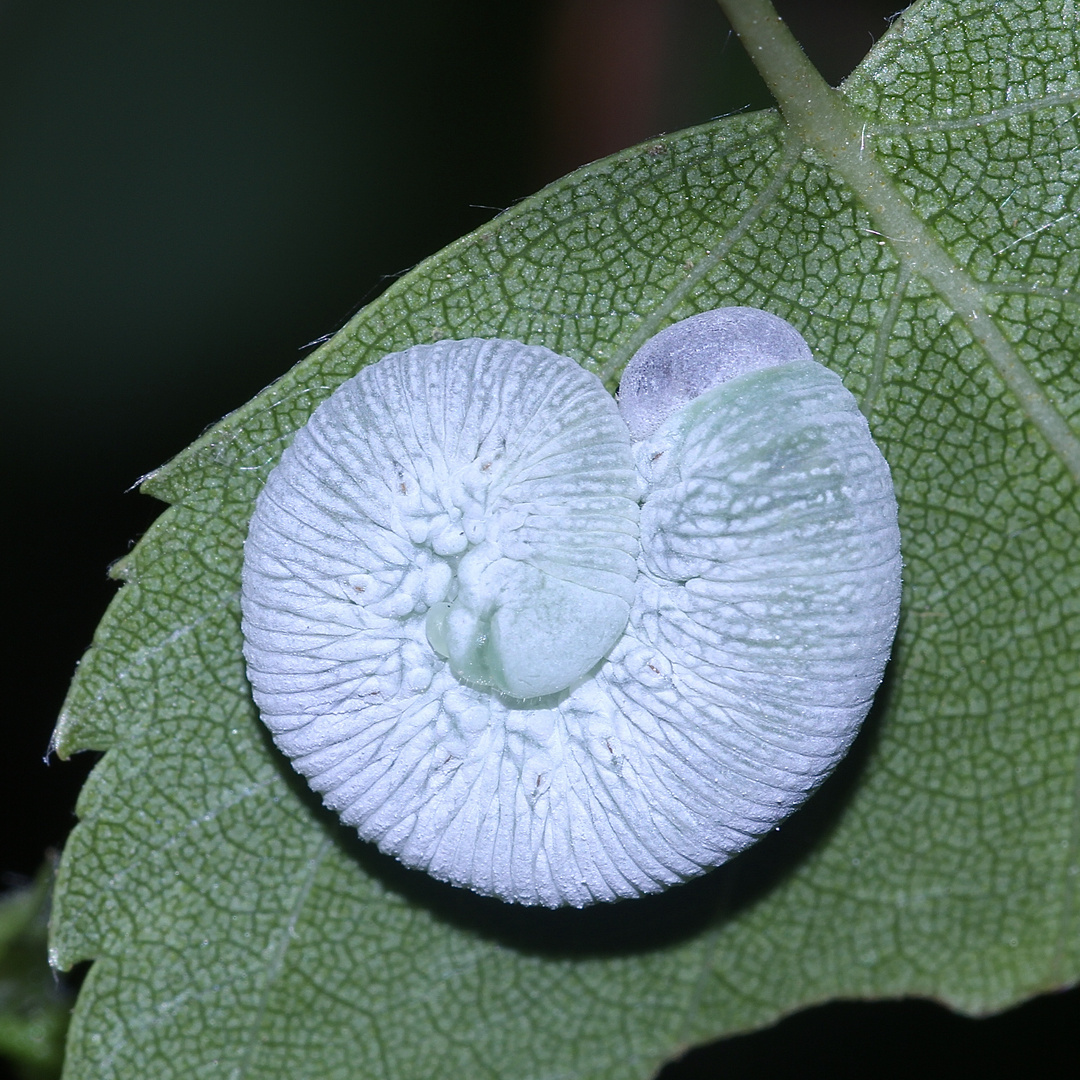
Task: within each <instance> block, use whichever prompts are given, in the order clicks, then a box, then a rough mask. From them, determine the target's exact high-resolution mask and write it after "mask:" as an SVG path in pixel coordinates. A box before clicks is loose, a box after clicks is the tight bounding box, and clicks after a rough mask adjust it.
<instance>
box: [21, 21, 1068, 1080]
mask: <svg viewBox="0 0 1080 1080" xmlns="http://www.w3.org/2000/svg"><path fill="white" fill-rule="evenodd" d="M777 6H778V8H780V10H781V12H782V14H784V15H785V17H786V18H787V19H788V21H789V22H790V24H791V25H792V27H793V29H794V30H795V33H796V36H798V37H799V39H800V40H801V41H802V42H803V44H804V45H805V47H806V48H807V51H808V52H809V53H810V55H811V58H812V59H813V60H814V61H815V62H816V63H817V65H818V67H819V68H820V69H821V71H822V72H823V74H824V75H825V77H826V78H827V79H828V80H829V81H830V82H832V83H836V82H839V81H840V79H842V78H843V77H844V76H845V75H846V74H847V73H848V72H849V71H850V70H851V69H852V68H853V67H854V66H855V65H856V64H857V63H858V61H859V60H860V58H861V57H862V55H863V54H864V53H865V52H866V51H867V49H869V47H870V45H871V43H872V41H873V40H874V39H875V38H877V37H879V36H880V35H881V34H882V33H883V32H884V30H885V29H886V26H887V17H888V16H890V15H892V14H893V13H895V11H896V8H897V7H899V6H900V0H844V2H831V3H830V2H825V0H802V2H798V0H789V2H788V3H778V4H777ZM768 103H769V97H768V94H767V92H766V91H765V89H764V87H763V86H762V85H761V83H760V81H759V80H758V79H757V77H756V76H755V75H754V73H753V71H752V69H751V67H750V65H749V63H748V62H747V60H746V58H745V56H744V55H743V53H742V51H741V49H740V48H739V47H738V45H737V43H736V42H735V41H734V40H731V39H729V36H728V32H727V26H726V23H725V22H724V20H723V18H722V16H721V15H720V13H719V10H718V9H717V8H716V6H715V4H714V3H713V2H712V0H516V2H515V3H506V2H505V0H459V2H457V3H453V4H451V3H446V2H445V0H442V2H439V0H395V2H394V3H393V4H390V3H385V2H375V0H214V2H210V0H186V2H185V3H183V4H180V3H161V2H147V0H99V2H96V3H86V2H85V0H84V2H78V0H36V2H35V0H7V2H6V3H4V2H3V0H0V364H2V371H0V376H2V380H3V381H2V390H3V402H4V408H3V424H2V430H0V438H2V453H3V462H4V466H5V468H4V480H5V484H6V486H7V488H8V491H9V495H8V498H7V501H8V502H9V503H11V504H13V506H14V511H15V513H14V517H13V519H7V521H8V523H7V525H6V526H5V533H6V535H7V537H8V544H7V565H8V567H9V573H8V580H7V583H6V591H7V593H8V594H9V598H10V606H9V608H8V617H7V620H6V623H7V626H8V632H9V635H10V638H11V640H10V643H9V647H8V648H7V649H6V650H5V652H4V655H5V656H7V657H9V658H10V660H9V663H10V665H11V666H10V668H9V670H8V672H7V674H6V679H5V687H6V692H5V694H4V702H3V704H4V709H5V714H4V717H3V725H4V727H3V746H4V751H3V761H2V768H3V773H2V777H0V799H2V804H0V821H3V823H4V824H3V833H2V840H3V843H2V848H0V871H4V872H6V873H7V879H6V880H7V882H8V883H14V882H17V881H18V880H19V879H20V876H22V877H26V876H28V875H31V874H32V873H33V872H34V870H35V869H36V868H37V866H38V865H39V863H40V861H41V859H42V857H43V853H44V851H45V850H46V848H48V847H53V848H58V847H60V846H62V844H63V842H64V837H65V836H66V834H67V832H68V831H69V829H70V828H71V826H72V824H73V821H74V817H73V806H74V802H75V798H76V795H77V793H78V789H79V787H80V785H81V783H82V781H83V779H84V778H85V776H86V773H87V772H88V770H89V768H90V766H91V765H92V761H91V760H89V758H90V755H84V756H83V757H82V758H81V759H76V760H74V761H71V762H67V763H61V762H58V761H56V760H55V759H52V760H50V761H48V762H47V761H46V760H45V753H46V748H47V745H48V738H49V733H50V731H51V729H52V725H53V723H54V720H55V716H56V714H57V712H58V710H59V708H60V705H61V702H62V700H63V696H64V693H65V690H66V687H67V684H68V681H69V679H70V677H71V673H72V671H73V669H74V667H75V664H76V661H77V660H78V658H79V656H80V655H81V653H82V652H83V650H84V649H85V648H86V646H87V645H88V644H89V642H90V639H91V636H92V634H93V630H94V627H95V625H96V623H97V621H98V619H99V618H100V616H101V614H102V612H103V611H104V609H105V606H106V604H107V603H108V601H109V599H110V597H111V596H112V594H113V592H114V590H115V586H114V585H112V584H111V583H110V582H109V581H108V580H107V578H106V576H105V570H106V567H107V566H108V564H109V563H110V562H111V561H112V560H114V559H116V558H117V557H119V556H120V555H122V554H124V553H125V552H126V551H127V550H129V548H130V546H131V544H132V543H133V542H134V541H135V540H137V539H138V537H139V536H140V535H141V533H142V532H143V531H144V530H145V529H146V528H147V526H148V525H149V524H150V522H151V521H152V520H153V519H154V517H155V516H156V515H157V513H158V512H159V510H160V509H161V507H160V505H159V504H157V503H155V502H154V501H153V500H151V499H149V498H147V497H145V496H140V495H138V494H137V493H134V492H131V491H129V490H128V489H129V488H131V486H132V485H133V484H134V483H135V482H136V481H137V479H138V478H139V476H141V475H142V474H144V473H146V472H148V471H149V470H151V469H153V468H154V467H155V466H156V465H158V464H160V463H161V462H163V461H165V460H167V459H168V458H169V457H170V456H172V455H173V454H175V453H176V452H177V451H178V450H180V449H182V448H183V447H184V446H185V445H186V444H187V443H188V442H190V441H191V440H192V439H193V438H195V437H196V436H197V435H198V434H199V433H200V431H201V430H203V429H204V428H205V427H206V426H207V425H209V424H212V423H213V422H214V421H215V420H217V419H218V418H219V417H220V416H222V415H223V414H224V413H226V412H228V411H229V410H231V409H233V408H235V407H237V406H239V405H240V404H242V403H243V402H244V401H246V400H247V399H248V398H249V397H251V396H252V395H253V394H254V393H256V392H257V391H258V390H259V389H261V388H262V387H263V386H264V385H266V384H267V383H269V382H271V381H272V380H273V379H274V378H276V377H277V376H278V375H280V374H281V373H282V372H284V371H285V370H286V369H287V368H289V367H290V366H291V365H292V364H294V363H295V362H296V361H297V360H298V359H299V358H300V357H301V356H302V355H304V353H305V352H306V351H308V350H309V349H310V346H311V343H312V342H314V341H317V340H318V339H320V338H322V337H323V336H325V335H327V334H330V333H332V332H333V331H334V330H336V329H337V328H338V327H339V326H340V325H341V324H342V323H343V322H344V321H345V319H346V318H347V317H348V316H349V315H350V314H351V313H352V312H353V311H355V310H356V309H357V308H358V307H359V306H361V305H362V304H364V303H366V302H368V301H370V300H371V299H373V298H374V297H375V296H376V295H378V293H379V292H380V291H381V290H382V289H383V288H385V287H386V285H387V284H388V283H389V282H390V281H392V280H394V278H395V277H397V276H398V275H399V274H401V273H402V272H404V271H405V270H407V269H409V267H411V266H412V265H414V264H415V263H416V262H418V261H419V260H421V259H423V258H424V257H425V256H427V255H430V254H432V253H433V252H435V251H437V250H438V249H439V248H441V247H442V246H443V245H445V244H447V243H449V242H450V241H451V240H454V239H455V238H457V237H458V236H460V235H461V234H462V233H465V232H467V231H469V230H471V229H473V228H475V227H477V226H478V225H480V224H482V223H483V222H484V221H486V220H488V219H489V218H490V217H492V216H493V215H494V213H496V212H497V211H498V210H499V209H501V208H504V207H506V206H509V205H511V204H512V203H514V202H515V201H517V200H518V199H520V198H522V197H524V196H526V195H528V194H530V193H532V192H533V191H534V190H536V189H537V188H538V187H540V186H542V185H543V184H544V183H547V182H548V181H550V180H553V179H555V178H556V177H558V176H559V175H561V174H562V173H564V172H567V171H569V170H570V169H572V168H573V167H575V166H577V165H580V164H582V163H584V162H585V161H588V160H591V159H593V158H597V157H601V156H603V155H605V154H607V153H610V152H613V151H615V150H619V149H622V148H623V147H625V146H628V145H631V144H632V143H634V142H637V141H640V140H642V139H645V138H647V137H649V136H651V135H655V134H657V133H658V132H660V131H664V130H674V129H677V128H680V127H685V126H687V125H689V124H693V123H700V122H703V121H705V120H708V119H710V118H712V117H714V116H716V115H720V114H723V113H727V112H732V111H735V110H739V109H743V108H747V107H750V108H759V107H763V106H765V105H767V104H768ZM1078 1021H1080V997H1078V995H1077V992H1075V991H1074V992H1072V993H1070V994H1061V995H1056V996H1051V997H1047V998H1043V999H1040V1000H1037V1001H1035V1002H1032V1003H1029V1004H1028V1005H1026V1006H1023V1007H1022V1008H1020V1009H1018V1010H1014V1011H1013V1012H1011V1013H1009V1014H1006V1015H1004V1016H1001V1017H998V1018H995V1019H992V1020H988V1021H971V1020H967V1019H963V1018H959V1017H955V1016H953V1015H952V1014H950V1013H948V1012H946V1011H945V1010H943V1009H940V1008H938V1007H936V1006H934V1005H931V1004H928V1003H924V1002H912V1003H886V1004H875V1005H865V1004H832V1005H827V1006H824V1007H820V1008H817V1009H813V1010H808V1011H806V1012H804V1013H801V1014H798V1015H797V1016H795V1017H792V1018H790V1019H789V1020H787V1021H785V1022H784V1023H783V1024H782V1025H781V1026H780V1028H779V1029H773V1030H769V1031H766V1032H763V1033H758V1034H755V1035H750V1036H746V1037H742V1038H738V1039H733V1040H729V1041H727V1042H725V1043H722V1044H718V1045H717V1046H715V1047H710V1048H706V1049H703V1050H700V1051H695V1052H693V1053H692V1054H691V1055H690V1056H689V1057H688V1058H687V1059H686V1060H685V1061H684V1062H682V1063H679V1064H677V1065H674V1066H670V1067H669V1068H668V1069H667V1070H665V1072H664V1074H663V1075H664V1078H665V1080H677V1078H683V1080H685V1078H688V1077H705V1076H717V1077H720V1076H723V1077H726V1078H740V1077H773V1076H777V1077H780V1076H787V1075H794V1074H795V1073H796V1071H797V1072H799V1073H809V1074H811V1075H813V1074H815V1073H819V1072H820V1073H825V1074H828V1075H830V1076H833V1077H848V1076H850V1077H862V1076H871V1077H891V1076H897V1077H904V1076H919V1077H938V1076H941V1077H944V1076H950V1077H951V1076H969V1075H970V1076H980V1077H998V1076H1001V1077H1005V1076H1034V1077H1043V1076H1045V1077H1050V1076H1056V1075H1062V1076H1066V1075H1067V1076H1070V1077H1073V1076H1076V1075H1080V1070H1078V1064H1080V1058H1078V1056H1077V1051H1076V1049H1075V1048H1076V1043H1077V1031H1078V1028H1077V1022H1078ZM1066 1055H1068V1058H1069V1060H1068V1064H1066V1060H1067V1057H1066Z"/></svg>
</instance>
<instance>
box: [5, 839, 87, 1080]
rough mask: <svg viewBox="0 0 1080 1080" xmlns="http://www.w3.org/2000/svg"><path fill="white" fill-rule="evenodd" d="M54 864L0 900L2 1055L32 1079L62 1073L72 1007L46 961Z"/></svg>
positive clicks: (48, 1079) (17, 1071)
mask: <svg viewBox="0 0 1080 1080" xmlns="http://www.w3.org/2000/svg"><path fill="white" fill-rule="evenodd" d="M54 861H55V858H54V857H53V858H50V859H49V861H48V862H46V864H45V865H44V866H42V868H41V871H40V872H39V873H38V875H37V879H36V880H35V881H34V882H33V883H32V884H30V885H26V886H23V887H21V888H16V889H12V890H10V891H9V892H6V893H4V894H3V895H2V896H0V1057H2V1058H5V1059H6V1060H7V1061H8V1062H9V1063H10V1065H11V1067H12V1068H13V1069H14V1070H15V1074H16V1075H17V1076H19V1077H25V1078H26V1080H51V1078H52V1077H56V1076H59V1075H60V1066H61V1063H62V1061H63V1057H64V1034H65V1032H66V1031H67V1025H68V1013H69V1011H70V1008H71V1002H70V997H69V994H68V992H67V990H66V989H65V988H64V987H63V986H62V985H61V984H60V983H59V982H58V981H57V979H56V977H55V976H54V975H53V973H52V972H51V971H50V970H49V965H48V962H47V959H46V946H45V937H46V927H47V923H48V917H49V899H50V894H51V892H52V883H53V863H54Z"/></svg>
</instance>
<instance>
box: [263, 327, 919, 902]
mask: <svg viewBox="0 0 1080 1080" xmlns="http://www.w3.org/2000/svg"><path fill="white" fill-rule="evenodd" d="M732 326H734V327H735V337H736V338H737V339H738V340H739V341H740V342H741V346H740V348H741V352H742V354H743V355H742V359H739V357H738V356H736V358H735V361H734V362H733V361H732V355H733V350H732V348H731V347H730V338H731V334H730V333H729V332H728V331H730V330H731V327H732ZM718 328H719V329H718ZM748 334H749V335H750V336H751V338H752V337H753V335H754V334H756V335H757V336H756V338H754V339H753V340H756V341H759V342H760V341H765V342H766V345H767V346H768V347H767V348H765V349H764V350H763V349H761V348H759V347H758V346H757V345H752V346H747V341H748V340H749V339H748V336H747V335H748ZM725 335H726V336H725ZM725 342H727V343H726V344H725ZM672 343H673V344H674V348H672V347H671V346H672ZM776 343H779V352H778V351H777V348H775V347H774V346H775V345H776ZM710 347H711V348H712V349H713V352H714V353H715V354H716V355H714V356H713V358H712V359H709V358H708V357H707V356H705V357H704V358H703V353H708V351H709V348H710ZM734 352H736V353H737V352H739V350H738V349H736V350H734ZM687 357H689V362H687ZM719 380H726V381H719ZM717 381H719V385H712V384H713V383H714V382H717ZM688 388H689V389H688ZM620 407H621V409H622V411H623V415H622V416H620V413H619V411H618V409H617V408H616V406H615V403H614V401H613V400H612V399H611V397H610V395H608V394H607V393H606V391H605V390H604V389H603V387H602V386H601V384H600V382H599V381H598V380H597V379H595V378H594V377H593V376H592V375H590V374H588V373H587V372H586V371H584V370H583V369H582V368H581V367H579V366H578V365H577V364H576V363H575V362H574V361H572V360H569V359H567V358H565V357H560V356H557V355H556V354H554V353H552V352H550V351H549V350H547V349H544V348H541V347H537V346H526V345H522V344H520V343H518V342H512V341H502V340H497V339H493V340H483V339H471V340H467V341H443V342H439V343H437V344H435V345H428V346H415V347H413V348H411V349H408V350H406V351H405V352H401V353H396V354H393V355H391V356H388V357H385V358H384V359H383V360H381V361H379V362H378V363H376V364H374V365H372V366H370V367H368V368H365V369H364V370H362V371H361V372H360V373H359V374H358V375H357V376H356V377H355V378H353V379H351V380H349V381H348V382H347V383H345V384H344V385H343V386H342V387H341V388H340V389H339V390H338V391H337V392H336V393H334V394H333V395H332V396H331V397H330V398H329V399H328V400H327V401H326V402H324V403H323V404H322V405H321V406H320V407H319V408H318V409H317V410H316V411H315V413H314V415H313V416H312V418H311V420H310V421H309V422H308V424H307V425H306V426H305V427H304V428H303V429H302V430H301V431H300V432H298V433H297V436H296V438H295V440H294V442H293V444H292V446H291V447H290V448H289V449H288V450H287V451H286V452H285V454H284V455H283V457H282V460H281V462H280V464H279V465H278V466H277V467H276V468H275V469H274V470H273V472H272V473H271V475H270V478H269V480H268V481H267V484H266V487H265V489H264V490H263V492H262V493H261V495H260V497H259V500H258V503H257V505H256V510H255V514H254V516H253V518H252V522H251V528H250V533H249V536H248V539H247V542H246V545H245V556H244V571H243V592H242V607H243V630H244V637H245V656H246V658H247V665H248V674H249V678H250V681H251V685H252V688H253V692H254V695H255V700H256V703H257V704H258V707H259V710H260V713H261V715H262V718H263V720H264V722H265V723H266V725H267V727H268V728H269V729H270V731H271V733H272V734H273V737H274V741H275V742H276V743H277V745H278V746H279V747H280V748H281V750H282V751H284V753H286V754H287V755H288V756H289V757H290V758H291V759H292V763H293V765H294V766H295V767H296V768H297V769H298V770H299V771H300V772H301V773H302V774H303V775H304V776H306V777H307V778H308V782H309V783H310V784H311V786H312V787H313V788H314V789H315V790H316V791H318V792H320V793H321V795H322V797H323V800H324V802H325V803H326V804H327V806H329V807H332V808H333V809H334V810H336V811H337V812H338V814H339V815H340V817H341V819H342V821H344V822H345V823H346V824H349V825H352V826H355V827H356V828H357V830H358V832H359V833H360V835H361V836H362V837H364V838H366V839H368V840H372V841H374V842H375V843H376V844H377V845H378V846H379V847H380V849H382V850H383V851H385V852H388V853H391V854H393V855H395V856H397V857H398V858H399V859H400V860H401V861H402V862H404V863H405V864H407V865H409V866H412V867H416V868H419V869H423V870H426V871H427V872H429V873H431V874H433V875H434V876H435V877H438V878H441V879H443V880H446V881H449V882H452V883H454V884H457V885H462V886H466V887H468V888H471V889H474V890H476V891H477V892H481V893H486V894H490V895H493V896H498V897H501V898H503V899H505V900H511V901H517V902H520V903H525V904H544V905H547V906H552V907H555V906H561V905H574V906H578V907H580V906H583V905H586V904H590V903H594V902H596V901H602V900H615V899H619V898H624V897H633V896H639V895H642V894H645V893H650V892H656V891H659V890H661V889H663V888H665V887H667V886H669V885H671V884H674V883H676V882H680V881H685V880H687V879H689V878H692V877H694V876H696V875H698V874H700V873H702V872H704V871H705V870H708V869H710V868H711V867H714V866H718V865H719V864H721V863H723V862H724V861H725V860H727V859H728V858H730V857H731V856H732V855H734V854H736V853H737V852H738V851H741V850H742V849H743V848H745V847H746V846H747V845H749V844H750V843H752V842H753V840H754V839H755V838H757V837H758V836H760V835H762V834H763V833H764V832H766V831H768V830H769V829H770V828H771V827H773V826H774V825H775V824H776V823H777V822H779V821H780V820H782V819H783V818H784V817H785V816H787V815H788V814H789V813H790V812H791V811H792V810H794V809H795V808H796V807H797V806H798V805H799V804H800V803H801V802H802V801H803V800H804V799H805V798H806V796H807V795H808V794H809V793H810V791H812V790H813V789H814V788H815V787H816V786H817V785H818V784H819V783H820V781H821V780H822V779H823V778H824V776H826V775H827V774H828V772H829V771H830V770H831V769H832V767H833V766H834V765H835V763H836V762H837V761H838V760H839V758H840V757H841V756H842V755H843V754H844V752H845V751H846V749H847V747H848V745H849V744H850V742H851V740H852V738H853V737H854V735H855V733H856V731H857V730H858V727H859V724H860V723H861V722H862V720H863V718H864V717H865V715H866V712H867V710H868V709H869V706H870V703H871V700H872V698H873V695H874V692H875V690H876V688H877V686H878V684H879V682H880V679H881V675H882V671H883V669H884V666H885V662H886V660H887V659H888V654H889V649H890V646H891V642H892V638H893V635H894V633H895V629H896V622H897V616H898V610H899V589H900V554H899V532H898V529H897V523H896V502H895V498H894V495H893V490H892V483H891V479H890V476H889V470H888V466H887V465H886V463H885V461H884V459H883V458H882V456H881V454H880V452H879V451H878V450H877V447H876V446H875V445H874V443H873V440H872V439H871V437H870V432H869V429H868V427H867V424H866V421H865V420H864V418H863V417H862V415H861V413H860V412H859V410H858V408H857V407H856V405H855V402H854V400H853V399H852V397H851V395H850V394H849V393H848V392H847V391H846V390H845V389H844V387H843V385H842V383H841V382H840V379H839V378H838V377H837V376H836V375H834V374H833V373H832V372H830V371H829V370H828V369H827V368H825V367H823V366H822V365H821V364H818V363H817V362H816V361H814V360H813V359H812V358H811V355H810V351H809V349H808V348H807V347H806V345H805V343H804V342H803V341H802V338H801V337H800V336H799V335H798V333H797V332H796V331H795V330H794V329H793V328H792V327H790V326H789V325H788V324H787V323H785V322H784V321H783V320H781V319H778V318H777V317H776V316H773V315H769V314H768V313H767V312H759V311H756V310H755V309H748V308H732V309H719V311H718V312H709V313H705V314H704V315H700V316H696V317H694V318H693V319H689V320H685V321H684V322H682V323H678V324H676V325H675V326H673V327H670V328H669V329H668V330H666V331H664V332H662V333H661V334H659V335H657V337H656V338H654V339H652V341H651V342H648V343H646V345H645V346H644V347H643V349H642V350H641V351H640V352H639V354H638V355H637V356H635V358H634V359H633V360H632V361H631V363H630V365H629V366H628V367H627V371H626V374H625V376H624V380H623V386H622V388H621V391H620ZM623 417H625V419H624V418H623ZM631 435H633V439H632V438H631Z"/></svg>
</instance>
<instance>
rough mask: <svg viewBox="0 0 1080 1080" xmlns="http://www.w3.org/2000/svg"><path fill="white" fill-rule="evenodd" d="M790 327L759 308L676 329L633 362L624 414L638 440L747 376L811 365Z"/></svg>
mask: <svg viewBox="0 0 1080 1080" xmlns="http://www.w3.org/2000/svg"><path fill="white" fill-rule="evenodd" d="M812 359H813V355H812V353H811V352H810V348H809V346H808V345H807V344H806V342H805V341H804V340H803V338H802V335H801V334H800V333H799V332H798V330H796V329H795V327H794V326H792V325H791V323H789V322H786V321H785V320H784V319H781V318H780V316H779V315H773V314H772V313H771V312H768V311H761V310H760V309H759V308H749V307H726V308H716V309H715V310H714V311H704V312H702V313H701V314H700V315H693V316H691V317H690V318H689V319H683V320H682V321H681V322H677V323H674V324H673V325H672V326H669V327H667V329H665V330H661V331H660V333H659V334H657V335H656V336H655V337H652V338H650V339H649V340H648V341H646V342H645V344H644V345H642V346H641V348H640V349H638V351H637V352H636V353H634V355H633V356H632V357H631V359H630V362H629V363H628V364H627V365H626V370H625V371H624V372H623V376H622V381H621V382H620V383H619V409H620V411H621V412H622V416H623V419H624V420H625V421H626V424H627V426H628V427H629V429H630V434H631V436H632V437H633V438H634V440H635V441H636V440H638V439H644V438H645V437H646V436H648V435H651V434H652V433H653V432H654V431H655V430H656V429H657V428H658V427H659V426H660V425H661V424H662V423H663V422H664V421H665V420H666V419H667V418H668V417H669V416H670V415H671V414H672V413H674V412H677V411H678V410H679V409H681V408H683V406H685V405H687V404H689V403H690V402H691V401H693V400H694V398H696V397H700V395H702V394H703V393H705V391H706V390H709V389H710V388H711V387H714V386H718V385H719V384H720V383H723V382H727V381H728V380H729V379H733V378H735V377H736V376H737V375H742V374H744V373H746V372H748V371H758V370H760V369H761V368H767V367H776V366H778V365H779V364H787V363H790V362H791V361H792V360H812Z"/></svg>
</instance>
